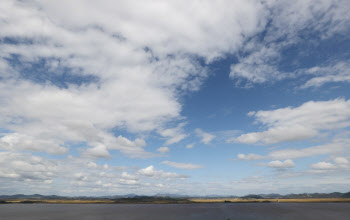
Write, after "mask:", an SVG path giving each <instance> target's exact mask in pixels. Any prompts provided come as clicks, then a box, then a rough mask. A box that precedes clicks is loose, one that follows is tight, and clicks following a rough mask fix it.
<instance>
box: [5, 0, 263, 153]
mask: <svg viewBox="0 0 350 220" xmlns="http://www.w3.org/2000/svg"><path fill="white" fill-rule="evenodd" d="M189 4H190V5H189ZM189 8H192V9H191V10H189ZM77 9H81V10H78V11H77ZM193 9H194V10H195V11H193ZM213 9H215V10H214V11H215V12H214V13H213ZM263 9H264V5H263V4H262V3H261V2H247V1H236V2H231V1H225V2H221V3H214V2H212V1H204V2H203V1H201V2H191V3H188V2H185V1H182V2H181V1H180V2H176V3H175V2H166V3H164V2H158V1H152V2H144V3H140V2H136V1H119V2H112V1H103V2H102V3H99V4H96V3H94V2H80V1H78V2H74V3H72V2H71V1H51V2H45V1H30V2H21V1H2V2H1V3H0V10H1V14H2V17H3V18H4V19H2V20H1V21H0V26H1V29H2V31H1V33H0V38H2V39H8V40H5V41H1V42H0V51H1V54H0V57H1V59H0V70H1V71H0V72H1V73H0V74H1V77H2V81H1V82H0V91H1V95H0V103H1V106H0V114H1V116H2V117H1V119H0V126H1V127H2V128H4V129H7V130H10V131H11V132H12V134H8V136H10V137H11V135H12V136H18V137H19V136H20V137H21V138H22V139H20V140H21V141H22V142H21V143H19V144H18V146H19V145H20V144H21V145H23V144H22V143H23V142H25V141H30V140H36V141H39V142H40V144H34V143H33V144H34V145H36V146H39V145H42V143H45V144H46V145H49V146H50V147H48V148H50V149H48V148H45V151H46V152H48V153H53V154H56V153H64V151H65V149H64V147H65V146H66V147H69V145H70V144H71V143H86V145H87V146H86V148H88V149H87V154H90V155H94V154H96V155H97V156H98V157H106V156H108V155H109V152H108V153H107V152H106V150H108V151H109V150H111V149H117V150H120V151H121V152H122V153H123V154H126V155H127V156H128V157H150V156H152V155H151V154H150V153H146V150H143V148H142V147H144V146H140V145H137V146H135V145H129V144H120V143H119V141H121V140H119V139H121V138H120V137H117V138H113V137H112V136H114V134H112V133H111V130H112V129H114V130H126V131H128V132H132V133H137V134H138V133H143V132H150V131H154V130H160V133H161V135H162V136H163V137H166V138H169V139H168V140H167V141H166V143H165V144H166V145H170V144H173V143H178V142H179V141H181V140H182V139H183V138H185V137H186V134H184V133H182V132H181V127H182V126H181V124H180V125H179V127H177V128H167V127H166V125H167V124H168V122H173V121H178V120H179V119H180V118H181V109H182V106H181V103H180V102H179V97H181V96H182V95H183V94H185V93H186V92H191V91H195V90H198V89H199V88H200V85H201V83H202V81H203V80H204V79H205V78H206V77H207V71H206V68H205V67H203V65H202V64H200V62H199V61H198V59H195V57H201V58H203V59H204V60H205V63H206V64H208V63H210V62H212V61H213V60H215V59H218V58H220V57H224V56H225V55H226V54H227V53H233V52H235V51H237V50H238V49H239V48H240V46H241V44H242V42H243V41H244V38H245V37H246V36H251V35H254V34H255V33H256V32H257V30H259V29H262V28H263V27H264V24H265V23H266V19H264V16H265V12H264V10H263ZM208 13H210V14H211V16H207V14H208ZM77 14H79V16H77ZM14 15H15V16H14ZM164 15H166V19H164ZM150 27H151V28H150ZM36 67H37V68H36ZM117 135H118V134H117ZM10 137H5V139H9V138H10ZM24 139H25V140H24ZM53 143H59V144H56V145H54V144H53ZM4 145H6V146H7V148H8V147H9V146H10V144H9V143H6V144H4ZM16 145H17V144H16ZM34 145H33V146H29V145H23V146H25V148H26V149H27V150H33V151H41V149H39V148H38V147H34ZM102 146H104V147H102ZM16 148H20V147H17V146H16Z"/></svg>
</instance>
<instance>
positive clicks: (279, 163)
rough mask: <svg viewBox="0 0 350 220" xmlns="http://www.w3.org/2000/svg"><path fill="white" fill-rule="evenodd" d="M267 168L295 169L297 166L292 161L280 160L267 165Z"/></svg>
mask: <svg viewBox="0 0 350 220" xmlns="http://www.w3.org/2000/svg"><path fill="white" fill-rule="evenodd" d="M267 166H269V167H272V168H292V167H295V164H294V162H293V161H292V160H289V159H288V160H285V161H280V160H274V161H271V162H269V163H268V164H267Z"/></svg>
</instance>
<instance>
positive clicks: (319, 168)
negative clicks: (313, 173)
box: [311, 162, 336, 170]
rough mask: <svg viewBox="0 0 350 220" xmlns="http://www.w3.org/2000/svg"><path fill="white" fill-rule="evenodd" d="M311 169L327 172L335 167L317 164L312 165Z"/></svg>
mask: <svg viewBox="0 0 350 220" xmlns="http://www.w3.org/2000/svg"><path fill="white" fill-rule="evenodd" d="M311 167H312V168H313V169H318V170H328V169H335V168H336V166H335V165H334V164H332V163H327V162H319V163H315V164H312V165H311Z"/></svg>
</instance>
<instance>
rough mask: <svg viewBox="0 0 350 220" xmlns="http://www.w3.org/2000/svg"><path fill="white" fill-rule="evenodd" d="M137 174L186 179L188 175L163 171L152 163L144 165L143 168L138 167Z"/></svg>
mask: <svg viewBox="0 0 350 220" xmlns="http://www.w3.org/2000/svg"><path fill="white" fill-rule="evenodd" d="M138 173H139V174H141V175H143V176H147V177H151V178H156V179H157V178H162V179H174V178H179V179H186V178H188V177H189V176H187V175H180V174H177V173H171V172H164V171H163V170H156V169H155V168H154V166H153V165H151V166H149V167H146V168H144V169H140V170H139V171H138Z"/></svg>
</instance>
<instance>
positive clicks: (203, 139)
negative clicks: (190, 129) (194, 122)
mask: <svg viewBox="0 0 350 220" xmlns="http://www.w3.org/2000/svg"><path fill="white" fill-rule="evenodd" d="M195 132H196V135H197V136H198V137H200V138H201V142H202V143H204V144H209V143H210V142H211V141H212V140H213V139H214V138H215V135H212V134H210V133H207V132H204V131H202V130H201V129H199V128H196V130H195Z"/></svg>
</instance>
